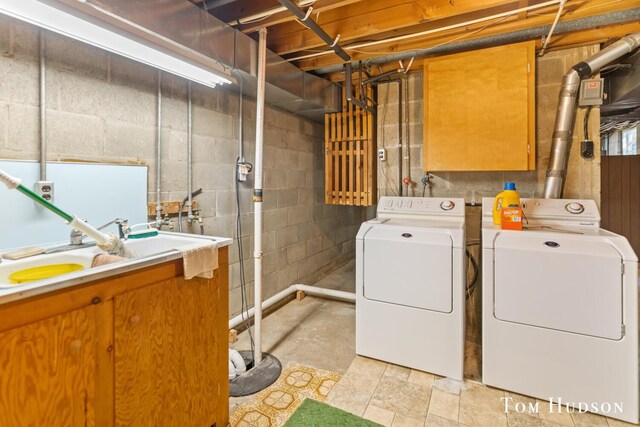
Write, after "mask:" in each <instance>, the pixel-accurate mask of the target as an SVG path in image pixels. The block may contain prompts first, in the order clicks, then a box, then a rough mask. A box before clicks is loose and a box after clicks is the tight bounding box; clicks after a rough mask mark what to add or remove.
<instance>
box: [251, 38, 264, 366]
mask: <svg viewBox="0 0 640 427" xmlns="http://www.w3.org/2000/svg"><path fill="white" fill-rule="evenodd" d="M259 34H260V38H259V41H258V91H257V100H256V177H255V188H254V190H253V206H254V223H255V227H254V229H255V230H254V250H253V256H254V272H255V273H254V280H255V281H254V288H255V290H254V304H253V305H254V307H257V310H256V311H255V314H254V355H253V361H254V366H258V365H259V364H260V362H261V361H262V168H263V166H262V148H263V144H264V97H265V84H266V79H265V77H266V63H267V29H266V28H264V27H263V28H260V30H259Z"/></svg>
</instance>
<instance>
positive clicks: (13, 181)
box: [0, 169, 73, 223]
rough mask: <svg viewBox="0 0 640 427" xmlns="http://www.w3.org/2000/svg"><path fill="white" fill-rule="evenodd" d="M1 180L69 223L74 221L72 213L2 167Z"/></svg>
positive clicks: (0, 171)
mask: <svg viewBox="0 0 640 427" xmlns="http://www.w3.org/2000/svg"><path fill="white" fill-rule="evenodd" d="M0 182H2V183H3V184H4V185H6V186H7V188H8V189H9V190H14V189H15V190H18V191H19V192H21V193H23V194H24V195H26V196H27V197H29V198H30V199H32V200H33V201H35V202H36V203H38V204H40V205H42V206H44V207H45V208H47V209H49V210H50V211H51V212H53V213H54V214H56V215H58V216H59V217H61V218H63V219H64V220H65V221H67V222H69V223H70V222H71V221H73V217H72V216H71V215H69V214H68V213H66V212H65V211H63V210H62V209H60V208H58V207H57V206H56V205H54V204H53V203H51V202H49V201H48V200H46V199H43V198H42V197H40V196H39V195H37V194H36V193H34V192H33V191H31V190H29V189H28V188H27V187H25V186H24V185H22V184H21V182H22V181H21V180H20V178H15V177H12V176H11V175H9V174H8V173H6V172H5V171H3V170H2V169H0Z"/></svg>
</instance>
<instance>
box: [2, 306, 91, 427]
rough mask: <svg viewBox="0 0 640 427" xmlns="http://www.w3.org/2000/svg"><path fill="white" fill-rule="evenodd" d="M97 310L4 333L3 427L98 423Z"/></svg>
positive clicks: (88, 424)
mask: <svg viewBox="0 0 640 427" xmlns="http://www.w3.org/2000/svg"><path fill="white" fill-rule="evenodd" d="M94 313H95V308H94V307H93V306H90V307H87V308H84V309H80V310H75V311H72V312H69V313H65V314H62V315H59V316H55V317H51V318H49V319H46V320H42V321H39V322H36V323H32V324H30V325H27V326H22V327H19V328H15V329H11V330H8V331H5V332H2V333H0V425H1V426H12V427H13V426H15V427H19V426H93V425H95V412H94V407H93V405H94V401H95V379H94V375H95V361H96V358H95V349H96V343H95V317H94Z"/></svg>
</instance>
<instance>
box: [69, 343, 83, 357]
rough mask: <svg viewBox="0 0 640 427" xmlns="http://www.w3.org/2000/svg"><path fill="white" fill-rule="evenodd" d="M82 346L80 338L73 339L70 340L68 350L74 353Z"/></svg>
mask: <svg viewBox="0 0 640 427" xmlns="http://www.w3.org/2000/svg"><path fill="white" fill-rule="evenodd" d="M81 348H82V340H73V341H71V343H70V344H69V352H70V353H71V354H76V353H78V352H79V351H80V349H81Z"/></svg>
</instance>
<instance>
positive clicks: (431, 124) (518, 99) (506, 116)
mask: <svg viewBox="0 0 640 427" xmlns="http://www.w3.org/2000/svg"><path fill="white" fill-rule="evenodd" d="M423 155H424V163H423V164H424V168H425V170H427V171H501V170H534V169H535V158H536V156H535V46H534V43H533V42H529V43H520V44H514V45H509V46H500V47H496V48H491V49H483V50H477V51H473V52H465V53H461V54H456V55H450V56H443V57H438V58H433V59H429V60H427V61H425V65H424V153H423Z"/></svg>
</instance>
